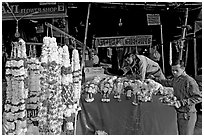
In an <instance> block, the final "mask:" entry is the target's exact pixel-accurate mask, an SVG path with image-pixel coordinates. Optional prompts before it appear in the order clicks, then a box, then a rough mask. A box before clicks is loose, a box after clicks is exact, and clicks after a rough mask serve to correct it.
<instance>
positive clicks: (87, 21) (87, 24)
mask: <svg viewBox="0 0 204 137" xmlns="http://www.w3.org/2000/svg"><path fill="white" fill-rule="evenodd" d="M90 9H91V3H89V5H88V13H87V18H86V29H85V36H84V45H83V48H82V49H83V50H82V61H81V62H82V65H81V68H83V67H84V66H85V49H86V40H87V34H88V26H89V16H90Z"/></svg>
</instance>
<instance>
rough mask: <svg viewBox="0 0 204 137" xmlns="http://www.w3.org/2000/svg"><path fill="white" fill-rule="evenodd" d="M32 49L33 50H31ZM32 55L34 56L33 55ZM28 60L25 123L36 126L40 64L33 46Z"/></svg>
mask: <svg viewBox="0 0 204 137" xmlns="http://www.w3.org/2000/svg"><path fill="white" fill-rule="evenodd" d="M32 47H33V48H34V49H33V50H32ZM33 53H34V54H33ZM30 54H32V55H29V56H30V58H28V59H27V63H28V78H29V81H28V82H29V84H28V85H29V92H28V100H27V106H26V109H27V116H28V119H27V123H28V124H34V125H35V126H37V125H38V100H39V99H38V98H39V95H38V94H39V92H40V62H39V59H38V58H36V54H35V46H34V45H30Z"/></svg>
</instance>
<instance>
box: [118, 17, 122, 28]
mask: <svg viewBox="0 0 204 137" xmlns="http://www.w3.org/2000/svg"><path fill="white" fill-rule="evenodd" d="M118 25H119V27H121V26H122V25H123V23H122V19H121V18H120V20H119V24H118Z"/></svg>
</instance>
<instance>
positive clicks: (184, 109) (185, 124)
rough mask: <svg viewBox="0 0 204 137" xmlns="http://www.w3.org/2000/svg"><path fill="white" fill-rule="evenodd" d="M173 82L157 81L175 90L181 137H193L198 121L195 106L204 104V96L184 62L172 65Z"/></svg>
mask: <svg viewBox="0 0 204 137" xmlns="http://www.w3.org/2000/svg"><path fill="white" fill-rule="evenodd" d="M172 73H173V76H174V78H173V79H172V80H160V79H158V78H156V79H155V80H156V81H158V82H160V83H161V84H162V85H164V86H168V87H169V86H171V87H173V89H174V96H175V97H176V98H177V101H175V102H174V106H175V108H176V112H177V123H178V131H179V135H193V134H194V128H195V123H196V120H197V114H196V108H195V105H196V104H198V103H200V102H202V95H201V92H200V91H199V87H198V84H197V83H196V81H195V80H194V79H193V78H192V77H190V76H189V75H188V74H186V72H185V67H184V62H180V61H177V62H176V63H174V64H173V65H172Z"/></svg>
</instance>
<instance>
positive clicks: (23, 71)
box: [3, 39, 28, 135]
mask: <svg viewBox="0 0 204 137" xmlns="http://www.w3.org/2000/svg"><path fill="white" fill-rule="evenodd" d="M26 57H27V56H26V46H25V41H24V40H23V39H20V40H19V41H18V42H13V43H12V51H11V57H10V59H9V60H8V61H7V62H6V81H7V88H6V101H5V106H4V107H5V111H4V112H3V134H6V135H25V133H26V131H27V126H26V125H27V124H26V119H27V116H26V100H27V95H28V84H27V67H26V61H25V60H26Z"/></svg>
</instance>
